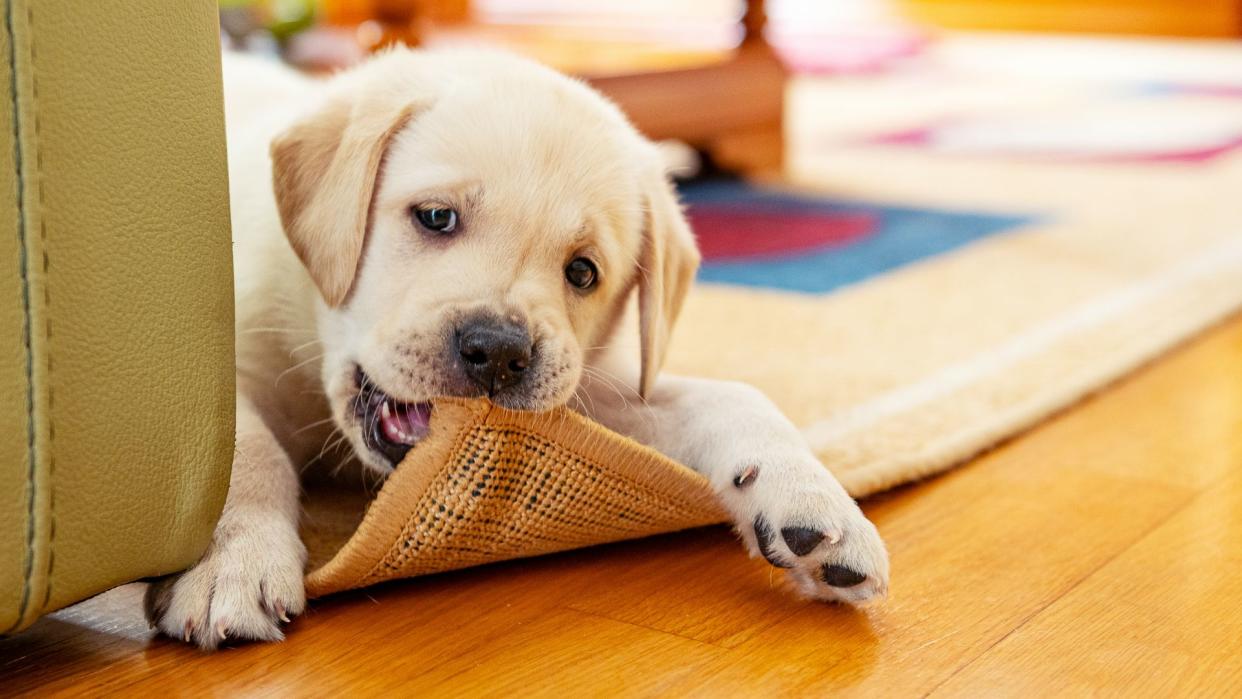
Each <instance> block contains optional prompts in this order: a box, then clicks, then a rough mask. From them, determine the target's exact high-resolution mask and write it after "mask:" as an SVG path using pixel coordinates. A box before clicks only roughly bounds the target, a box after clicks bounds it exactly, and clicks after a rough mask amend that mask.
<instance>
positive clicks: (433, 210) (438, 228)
mask: <svg viewBox="0 0 1242 699" xmlns="http://www.w3.org/2000/svg"><path fill="white" fill-rule="evenodd" d="M411 213H412V214H413V215H414V220H415V221H418V225H420V226H422V227H423V228H426V229H427V230H429V231H431V232H433V233H452V232H453V231H455V230H457V212H456V211H454V210H453V209H450V208H448V207H444V206H426V207H418V206H416V207H414V209H413V210H412V211H411Z"/></svg>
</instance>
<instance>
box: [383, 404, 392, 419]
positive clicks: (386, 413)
mask: <svg viewBox="0 0 1242 699" xmlns="http://www.w3.org/2000/svg"><path fill="white" fill-rule="evenodd" d="M380 415H382V416H384V417H385V418H390V417H392V408H390V407H388V401H384V402H383V403H381V404H380Z"/></svg>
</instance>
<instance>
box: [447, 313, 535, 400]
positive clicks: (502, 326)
mask: <svg viewBox="0 0 1242 699" xmlns="http://www.w3.org/2000/svg"><path fill="white" fill-rule="evenodd" d="M457 348H458V351H459V352H460V353H461V358H462V363H463V364H464V365H465V368H466V375H467V376H469V377H470V379H471V380H472V381H474V382H475V383H477V384H478V385H479V386H481V387H483V390H485V391H487V392H488V393H489V394H492V393H495V392H496V391H499V390H501V389H504V388H508V387H509V386H513V385H515V384H516V383H518V382H519V381H521V380H522V374H523V373H525V372H526V368H527V367H528V366H530V355H531V350H532V346H531V341H530V335H529V334H528V333H527V332H526V328H524V327H522V326H521V325H518V324H516V323H510V322H507V321H499V320H478V321H473V322H470V323H468V324H467V325H465V326H464V327H462V328H461V331H460V335H459V336H458V339H457Z"/></svg>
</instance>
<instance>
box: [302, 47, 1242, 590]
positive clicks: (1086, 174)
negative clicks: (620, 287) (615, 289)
mask: <svg viewBox="0 0 1242 699" xmlns="http://www.w3.org/2000/svg"><path fill="white" fill-rule="evenodd" d="M1093 45H1094V44H1093ZM1118 46H1119V47H1120V48H1117V50H1123V49H1125V48H1126V47H1125V46H1124V45H1118ZM1131 47H1132V48H1134V47H1137V48H1134V50H1140V51H1142V52H1146V53H1145V54H1144V55H1163V54H1162V53H1161V52H1162V51H1163V52H1168V53H1169V55H1171V56H1174V58H1175V59H1176V60H1174V59H1170V61H1169V63H1168V64H1169V65H1172V66H1176V67H1177V70H1178V73H1177V74H1176V75H1174V76H1161V75H1154V76H1152V75H1136V76H1129V77H1127V76H1125V75H1120V74H1116V71H1114V73H1113V74H1109V75H1107V76H1087V78H1090V79H1087V78H1084V77H1083V76H1069V77H1066V76H1062V77H1063V79H1059V80H1053V79H1051V78H1050V77H1049V76H1034V77H1033V76H1032V75H1030V72H1031V70H1033V69H1032V68H1031V67H1030V66H1031V65H1034V63H1033V62H1032V63H1031V64H1027V63H1020V62H1019V65H1018V66H1017V67H1014V66H1013V65H1011V64H1006V63H1005V62H1003V61H997V62H994V63H992V64H991V65H994V66H996V67H995V68H994V72H993V73H987V72H985V71H982V70H981V69H980V70H974V71H971V70H967V69H965V68H963V66H981V65H989V62H988V60H987V57H988V55H989V53H988V51H989V50H990V47H989V44H988V42H986V41H980V42H976V43H974V44H972V43H971V41H969V40H961V41H958V42H949V43H948V44H946V45H945V46H943V47H942V48H941V49H939V50H938V51H937V52H933V53H932V54H931V55H930V56H929V57H928V58H927V59H926V63H927V65H926V66H925V67H924V68H923V70H924V71H925V72H929V73H933V74H935V75H936V76H937V79H936V80H923V81H922V82H920V79H916V78H917V76H916V77H915V78H912V77H911V76H910V75H908V74H903V75H896V76H889V77H881V78H868V79H865V80H857V81H850V80H845V81H837V82H823V81H814V80H805V81H803V82H801V83H799V84H798V85H797V86H796V87H795V90H794V93H793V100H794V105H795V109H794V113H795V115H797V119H796V121H795V123H794V125H793V132H794V139H793V141H794V143H795V144H797V146H798V147H797V152H796V156H795V159H794V163H793V171H794V178H795V180H796V181H798V182H800V183H804V185H803V186H805V187H806V188H808V189H814V190H815V191H819V192H825V191H827V192H831V193H832V196H833V197H836V198H842V197H848V198H850V199H852V200H857V201H866V202H873V203H884V204H897V205H902V206H911V205H917V206H920V207H942V208H945V209H955V210H961V209H969V210H974V211H980V210H982V211H987V212H994V213H998V214H1009V213H1015V212H1017V213H1023V214H1028V213H1030V214H1034V215H1035V216H1036V217H1037V218H1036V219H1035V222H1032V223H1028V224H1026V225H1023V226H1020V227H1017V228H1015V229H1014V230H1009V231H1005V232H1002V233H998V234H995V235H990V236H986V237H982V238H980V239H979V240H976V241H974V242H971V243H969V244H966V245H963V246H960V247H957V248H956V249H953V250H951V251H948V252H945V253H944V254H940V255H936V256H932V257H930V258H927V259H923V260H921V261H918V262H915V263H912V264H908V265H905V266H901V267H899V268H897V269H893V270H891V271H889V272H887V273H885V274H882V275H879V276H875V277H872V278H870V279H866V280H865V281H861V282H859V283H857V284H853V285H850V286H846V287H845V288H842V289H840V290H836V291H834V292H832V293H826V294H808V293H799V292H794V291H788V290H779V289H761V288H755V287H743V286H730V285H712V284H707V285H702V286H700V288H698V289H697V290H696V291H695V292H694V294H693V295H692V297H691V298H690V300H689V301H688V304H687V308H686V310H685V312H684V315H683V319H682V322H681V324H680V326H679V328H678V330H677V335H676V339H675V342H674V346H673V350H672V352H671V356H670V360H669V367H668V370H670V371H673V372H676V373H685V374H694V375H703V376H710V377H718V378H728V379H738V380H743V381H747V382H750V383H753V384H754V385H756V386H758V387H759V388H761V389H763V390H764V391H765V392H767V393H768V395H770V396H771V397H772V398H773V399H774V400H775V401H776V402H777V403H778V404H779V405H780V406H781V408H782V409H784V410H785V411H786V412H787V413H788V414H789V415H790V416H791V417H792V418H793V420H794V421H795V422H796V423H797V424H799V425H800V426H801V427H802V428H803V429H804V432H805V435H806V438H807V439H808V440H809V442H810V444H811V445H812V447H813V448H814V450H815V452H816V453H817V454H818V455H819V456H820V458H821V459H822V460H823V461H824V463H825V466H826V467H827V468H830V469H831V470H832V471H833V472H834V473H835V474H836V475H837V476H838V477H839V478H840V479H841V480H842V482H843V483H844V484H845V485H846V487H847V488H848V489H849V490H850V492H851V493H853V494H854V495H855V496H859V497H861V496H865V495H868V494H871V493H874V492H877V491H879V490H883V489H885V488H890V487H893V486H895V485H898V484H901V483H905V482H909V481H912V480H916V479H919V478H923V477H926V476H928V475H931V474H934V473H937V472H940V471H943V470H945V469H948V468H950V467H952V466H954V465H956V464H959V463H962V462H963V461H964V460H965V459H967V458H969V457H970V456H972V455H974V454H976V453H978V452H980V451H981V450H983V449H986V448H988V447H990V446H992V445H994V444H995V443H996V442H997V441H999V440H1001V439H1004V438H1006V437H1009V436H1012V435H1014V434H1016V433H1017V432H1019V431H1021V430H1023V429H1026V428H1028V427H1030V426H1031V425H1034V424H1035V423H1037V422H1038V421H1039V420H1041V419H1043V418H1045V417H1046V416H1048V415H1049V414H1051V413H1052V412H1054V411H1057V410H1059V409H1062V408H1065V407H1066V406H1069V405H1071V404H1072V403H1074V402H1075V401H1077V400H1079V399H1080V398H1082V397H1083V396H1084V395H1086V394H1088V393H1090V392H1092V391H1094V390H1097V389H1099V388H1100V387H1102V386H1105V385H1106V384H1108V383H1109V382H1111V381H1114V380H1116V379H1117V378H1119V377H1121V376H1123V375H1124V374H1126V373H1127V372H1130V371H1132V370H1134V369H1135V368H1136V367H1138V366H1140V365H1141V364H1142V363H1144V362H1146V361H1148V360H1150V359H1152V358H1153V357H1156V356H1157V355H1159V354H1160V353H1162V352H1164V351H1166V350H1168V349H1169V348H1170V347H1172V346H1174V345H1176V344H1177V343H1179V342H1182V341H1184V340H1185V339H1187V338H1189V337H1191V336H1192V335H1193V334H1195V333H1196V332H1198V331H1201V330H1202V329H1204V328H1206V327H1208V326H1210V325H1211V324H1213V323H1216V322H1218V321H1220V320H1221V319H1223V318H1224V317H1226V316H1227V315H1229V314H1230V313H1232V312H1234V311H1235V310H1237V309H1238V308H1239V307H1242V198H1239V196H1238V192H1240V191H1242V151H1240V150H1237V148H1236V146H1237V145H1238V144H1242V129H1239V133H1238V134H1237V137H1238V144H1233V145H1230V142H1229V139H1230V137H1231V134H1230V133H1229V132H1227V130H1226V131H1222V132H1221V134H1220V141H1221V142H1220V143H1215V142H1211V139H1206V140H1205V139H1204V137H1203V132H1202V130H1199V131H1196V132H1195V134H1197V135H1195V138H1190V137H1189V136H1188V137H1187V138H1186V139H1182V140H1177V139H1167V138H1163V137H1161V138H1155V137H1151V138H1148V139H1147V140H1144V138H1142V134H1143V132H1142V131H1141V130H1138V131H1136V133H1137V134H1138V135H1135V134H1128V135H1127V137H1126V138H1124V139H1119V138H1112V139H1105V141H1106V142H1104V143H1101V142H1099V138H1100V135H1099V133H1094V132H1093V133H1094V137H1095V138H1096V141H1095V142H1092V140H1091V138H1090V137H1092V136H1093V134H1092V133H1087V134H1083V133H1077V134H1076V133H1074V129H1073V124H1074V123H1075V122H1074V120H1073V119H1068V120H1066V119H1065V115H1067V114H1069V115H1073V114H1081V113H1084V112H1090V111H1091V110H1097V111H1098V112H1099V113H1101V114H1124V113H1127V112H1128V111H1133V112H1137V110H1144V113H1145V114H1160V115H1163V116H1162V117H1161V118H1162V119H1167V122H1162V121H1159V120H1157V122H1158V124H1159V123H1165V124H1166V125H1167V126H1168V128H1170V129H1174V130H1175V131H1176V129H1177V128H1181V127H1185V128H1189V127H1188V126H1186V125H1193V124H1200V125H1202V124H1222V123H1226V122H1229V121H1231V120H1232V123H1236V124H1238V125H1242V86H1239V87H1238V90H1237V94H1233V93H1232V92H1231V91H1230V90H1228V89H1224V88H1223V87H1222V86H1220V85H1218V84H1215V83H1212V84H1211V85H1208V84H1207V81H1208V80H1209V78H1210V79H1212V80H1215V79H1217V78H1218V77H1219V76H1217V75H1216V74H1215V73H1213V74H1211V75H1208V74H1207V73H1205V74H1204V75H1205V77H1204V81H1205V82H1203V83H1197V82H1195V80H1194V76H1195V73H1194V69H1193V66H1194V65H1195V61H1196V60H1198V61H1200V62H1206V63H1204V64H1205V65H1207V64H1211V65H1213V66H1219V65H1220V62H1221V61H1232V62H1233V63H1234V64H1237V65H1239V66H1242V53H1240V52H1238V50H1235V49H1232V48H1225V47H1220V48H1218V49H1216V50H1215V52H1212V51H1208V52H1207V53H1206V54H1204V53H1203V51H1204V49H1203V47H1202V46H1198V47H1196V48H1195V50H1194V51H1193V52H1190V53H1187V52H1186V51H1184V50H1183V49H1181V48H1180V47H1179V46H1177V45H1160V44H1141V45H1131ZM994 48H995V47H991V50H994ZM1043 50H1049V51H1063V52H1064V51H1072V50H1082V45H1080V44H1074V43H1072V42H1071V43H1070V44H1068V45H1066V46H1063V47H1061V48H1059V49H1058V48H1056V47H1047V46H1044V47H1043ZM1179 51H1180V53H1179ZM1036 55H1039V54H1038V52H1036ZM972 56H973V58H972ZM1157 63H1158V62H1157ZM1138 64H1139V65H1147V66H1150V65H1152V62H1150V61H1148V62H1146V63H1143V62H1139V63H1138ZM1118 70H1120V69H1118ZM1214 70H1215V69H1214ZM937 71H939V72H937ZM1006 71H1008V73H1007V72H1006ZM1217 72H1219V71H1217ZM1234 75H1242V72H1237V73H1234ZM1165 78H1167V79H1168V80H1170V81H1172V82H1171V86H1166V88H1165V89H1163V90H1162V91H1161V92H1159V93H1158V94H1157V93H1153V92H1152V91H1151V90H1150V89H1145V88H1144V89H1140V88H1143V85H1140V84H1139V83H1140V82H1142V83H1144V84H1146V83H1149V82H1152V81H1158V80H1161V79H1165ZM1022 80H1026V81H1028V82H1029V84H1024V83H1021V81H1022ZM1016 84H1023V85H1024V89H1017V88H1016V87H1015V85H1016ZM1179 86H1180V87H1179ZM1209 88H1211V89H1209ZM997 95H1002V96H1003V95H1009V98H1007V99H1002V98H999V97H997ZM816 115H824V116H823V117H822V118H820V117H817V116H816ZM1015 119H1016V120H1017V122H1016V123H1018V124H1019V125H1018V126H1016V127H1015V126H1013V124H1014V123H1015V121H1014V120H1015ZM1023 119H1026V121H1025V122H1024V121H1022V120H1023ZM1058 119H1060V120H1061V121H1058ZM988 120H993V122H994V123H1001V124H1006V125H1007V126H1006V127H1005V128H1002V129H997V128H991V129H990V130H989V121H988ZM1023 124H1026V125H1025V126H1023ZM1049 124H1052V126H1049ZM1179 125H1180V126H1179ZM1040 129H1042V131H1041V130H1040ZM1032 130H1033V131H1034V132H1037V133H1039V134H1042V135H1041V136H1040V138H1039V139H1033V140H1034V141H1035V142H1036V145H1037V146H1039V148H1043V150H1040V149H1039V148H1035V147H1033V146H1032V145H1031V141H1032V139H1030V138H1027V139H1016V138H1010V140H1009V141H1006V140H1005V138H1003V137H1002V136H1003V135H1004V133H1005V132H1006V131H1009V132H1016V133H1025V134H1029V133H1031V132H1032ZM1067 130H1068V131H1067ZM1157 130H1159V129H1157ZM1096 131H1098V129H1097V130H1096ZM998 133H999V134H1000V136H998V135H997V134H998ZM894 134H897V136H896V137H895V136H894ZM1205 144H1206V146H1219V147H1215V149H1214V150H1210V151H1207V150H1204V146H1205ZM1127 148H1128V149H1129V150H1126V149H1127ZM1188 149H1189V150H1188ZM1195 149H1198V150H1195ZM1190 151H1193V152H1190ZM364 515H365V518H364ZM722 516H723V515H722V513H721V512H720V511H719V510H718V509H717V508H716V506H715V505H714V503H713V500H712V498H711V494H710V492H709V490H708V489H707V487H706V485H705V483H704V481H703V480H702V479H701V478H699V477H698V476H696V475H695V474H693V473H691V472H690V471H688V470H687V469H685V468H684V467H682V466H680V465H678V464H675V463H672V462H670V461H668V460H667V459H664V458H663V457H661V456H660V455H658V454H655V453H654V452H652V451H650V450H648V449H645V448H643V447H641V446H639V445H637V444H634V443H633V442H630V441H628V440H626V439H624V438H621V437H619V436H617V435H615V434H611V433H609V432H607V431H606V430H604V429H603V428H601V427H599V426H597V425H594V424H591V423H589V422H588V421H586V420H584V419H582V418H580V417H578V416H576V415H573V414H571V413H568V412H556V413H552V414H548V415H529V414H518V413H511V412H508V411H504V410H500V409H496V408H492V407H490V406H489V405H487V404H486V403H481V402H470V401H445V402H441V403H437V406H436V418H435V420H434V421H433V434H432V436H431V437H430V438H429V441H428V442H427V443H425V444H424V445H422V446H420V447H419V448H418V449H416V450H415V451H414V452H412V453H411V455H410V456H409V458H407V460H406V462H405V463H403V464H402V465H401V467H400V468H399V469H398V471H397V473H396V474H395V475H394V476H393V477H391V478H390V479H389V480H388V482H387V483H386V484H385V486H384V488H383V489H382V491H381V492H380V493H379V495H378V497H377V498H376V499H375V500H374V502H373V504H370V506H369V509H368V501H367V499H365V498H359V499H357V500H356V501H352V502H348V503H347V502H346V501H345V500H343V499H341V498H339V497H338V498H335V499H332V500H331V501H329V500H327V499H320V498H312V499H311V502H310V505H309V508H308V517H307V528H306V534H307V538H308V540H309V541H310V544H311V548H312V551H313V557H314V561H313V565H312V568H313V571H312V572H311V573H310V574H309V576H308V578H307V584H308V588H309V591H310V593H311V594H312V595H314V596H318V595H323V594H328V593H331V592H335V591H338V590H343V589H349V588H355V587H361V586H365V585H369V584H372V583H374V582H378V581H381V580H386V579H391V578H397V577H406V576H411V575H420V574H424V573H432V572H437V571H443V570H450V569H455V568H462V567H466V566H471V565H477V564H481V563H487V562H491V561H498V560H504V559H510V558H516V557H523V556H531V555H538V554H544V553H549V552H553V551H561V550H566V549H570V548H575V547H580V546H585V545H590V544H597V543H604V542H609V541H616V540H620V539H627V538H634V537H640V536H646V535H650V534H654V533H658V532H664V531H671V530H676V529H683V528H687V527H693V526H700V525H703V524H708V523H713V522H718V521H721V519H722ZM360 522H361V524H359V523H360Z"/></svg>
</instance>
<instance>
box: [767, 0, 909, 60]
mask: <svg viewBox="0 0 1242 699" xmlns="http://www.w3.org/2000/svg"><path fill="white" fill-rule="evenodd" d="M765 34H766V36H767V39H768V41H769V43H771V44H772V46H773V47H774V48H775V49H776V52H777V53H778V54H779V55H780V57H781V58H782V59H783V60H784V61H785V62H786V64H787V65H788V66H789V68H790V70H793V71H795V72H799V73H827V74H842V73H844V74H849V73H872V72H876V71H882V70H886V69H888V68H890V67H891V66H893V65H894V64H896V63H898V62H900V61H901V60H902V59H905V58H909V57H911V56H914V55H916V54H918V53H919V52H920V51H921V50H922V49H923V47H924V46H926V45H927V43H928V41H929V38H930V37H929V36H928V35H927V34H926V33H925V32H924V31H922V30H921V29H919V28H917V27H915V26H913V25H911V24H909V23H907V22H906V21H904V20H903V19H901V17H900V15H899V14H898V13H897V12H896V10H894V9H893V7H892V5H891V4H890V3H889V2H887V1H886V0H831V1H830V2H821V1H818V0H770V1H769V2H768V25H767V29H766V31H765Z"/></svg>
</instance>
